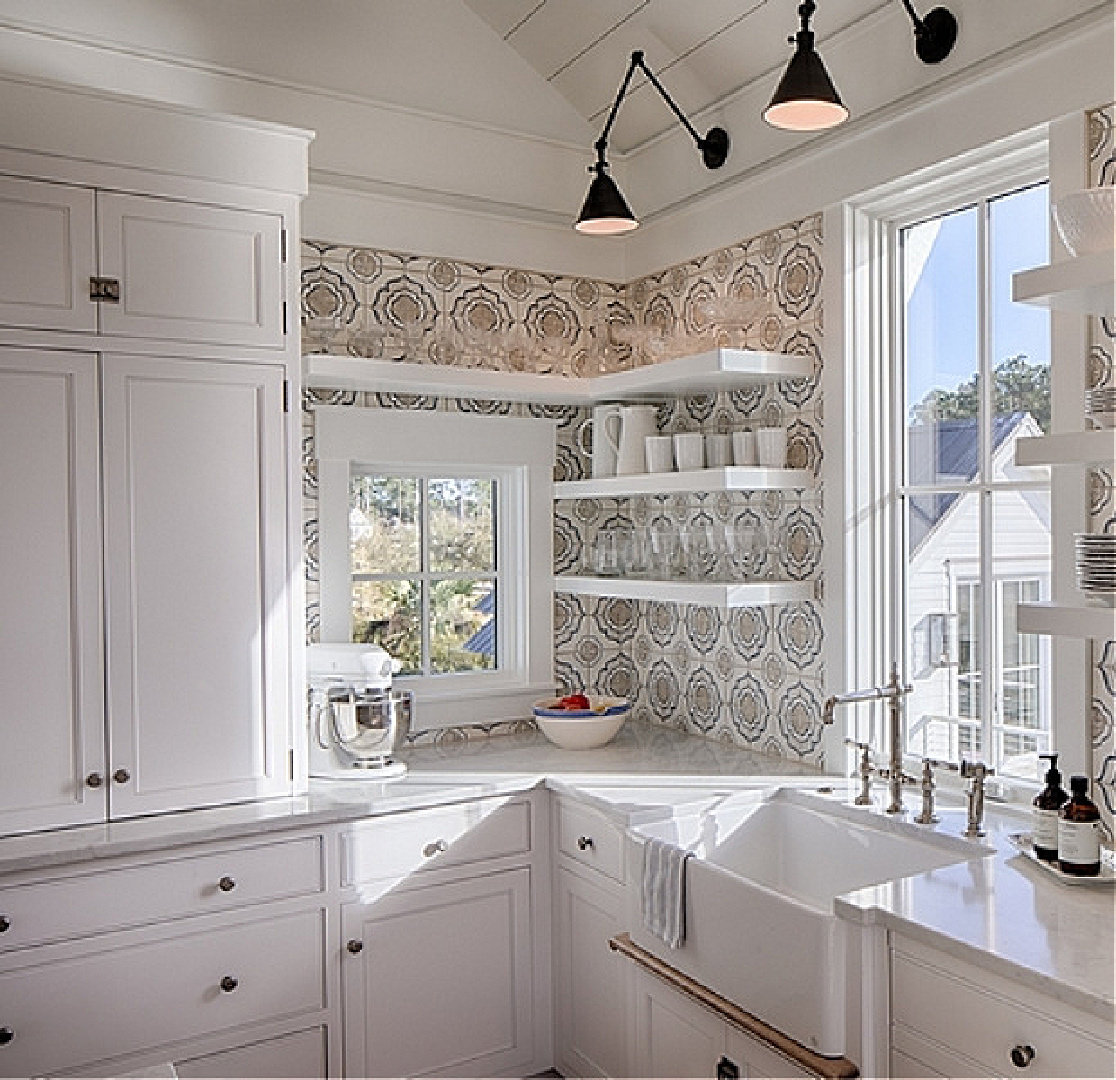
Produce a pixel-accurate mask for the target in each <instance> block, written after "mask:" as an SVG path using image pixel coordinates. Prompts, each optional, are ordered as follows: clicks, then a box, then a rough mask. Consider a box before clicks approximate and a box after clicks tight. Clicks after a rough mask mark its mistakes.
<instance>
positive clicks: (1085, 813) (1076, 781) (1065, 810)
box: [1058, 776, 1101, 877]
mask: <svg viewBox="0 0 1116 1080" xmlns="http://www.w3.org/2000/svg"><path fill="white" fill-rule="evenodd" d="M1070 791H1071V792H1072V794H1071V796H1070V800H1069V802H1068V803H1066V804H1065V806H1063V807H1062V816H1061V818H1059V820H1058V867H1059V869H1060V870H1061V871H1062V873H1064V874H1075V875H1077V876H1078V877H1095V876H1096V875H1097V874H1099V873H1100V820H1101V816H1100V811H1099V810H1098V809H1097V806H1096V803H1094V802H1093V800H1092V799H1090V798H1089V778H1088V777H1087V776H1071V777H1070Z"/></svg>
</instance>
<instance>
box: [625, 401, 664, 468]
mask: <svg viewBox="0 0 1116 1080" xmlns="http://www.w3.org/2000/svg"><path fill="white" fill-rule="evenodd" d="M658 415H659V409H658V406H656V405H625V406H624V407H623V408H621V410H620V446H619V448H618V449H617V451H616V475H617V476H631V475H633V474H634V473H641V472H643V468H644V464H645V461H646V459H645V454H646V449H645V446H644V442H645V440H646V438H647V436H648V435H657V434H658V432H659V425H658V423H657V419H658Z"/></svg>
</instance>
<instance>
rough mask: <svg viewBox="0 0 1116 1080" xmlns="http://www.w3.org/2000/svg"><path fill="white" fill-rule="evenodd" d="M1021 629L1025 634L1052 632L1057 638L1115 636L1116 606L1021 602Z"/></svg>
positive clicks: (1109, 639) (1099, 638)
mask: <svg viewBox="0 0 1116 1080" xmlns="http://www.w3.org/2000/svg"><path fill="white" fill-rule="evenodd" d="M1018 611H1019V614H1018V621H1019V630H1020V632H1021V633H1024V634H1053V635H1055V636H1056V637H1073V638H1095V639H1096V640H1098V641H1111V640H1113V639H1116V608H1106V607H1089V606H1086V605H1084V604H1056V603H1053V602H1050V601H1047V602H1044V603H1038V604H1020V605H1019V608H1018Z"/></svg>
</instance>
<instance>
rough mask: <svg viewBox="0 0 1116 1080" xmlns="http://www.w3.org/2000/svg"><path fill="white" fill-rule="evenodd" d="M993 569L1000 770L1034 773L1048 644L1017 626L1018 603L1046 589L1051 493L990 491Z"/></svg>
mask: <svg viewBox="0 0 1116 1080" xmlns="http://www.w3.org/2000/svg"><path fill="white" fill-rule="evenodd" d="M992 537H993V539H992V573H993V576H994V578H995V579H996V594H995V595H996V623H997V628H998V635H997V641H996V646H995V647H996V657H997V662H998V663H997V666H998V668H999V670H998V673H997V674H998V679H999V682H998V685H997V687H996V692H995V697H996V717H995V720H996V724H995V734H996V737H997V739H998V742H999V749H1000V754H1001V755H1002V756H1001V761H1000V765H999V769H1000V772H1001V774H1006V775H1009V776H1019V777H1025V778H1026V779H1028V780H1034V779H1036V778H1037V777H1038V775H1039V771H1038V759H1037V755H1038V753H1039V751H1042V750H1046V749H1047V747H1048V745H1049V735H1048V733H1049V731H1050V667H1049V665H1050V651H1049V646H1048V644H1047V642H1046V640H1045V639H1044V638H1042V637H1040V636H1039V635H1037V634H1021V633H1020V632H1019V629H1018V626H1019V619H1018V615H1019V610H1018V609H1019V605H1020V604H1021V603H1028V602H1031V601H1034V600H1041V599H1045V598H1047V597H1048V596H1049V588H1050V586H1049V582H1050V493H1049V491H1047V490H1039V491H998V492H996V493H995V494H994V495H993V496H992Z"/></svg>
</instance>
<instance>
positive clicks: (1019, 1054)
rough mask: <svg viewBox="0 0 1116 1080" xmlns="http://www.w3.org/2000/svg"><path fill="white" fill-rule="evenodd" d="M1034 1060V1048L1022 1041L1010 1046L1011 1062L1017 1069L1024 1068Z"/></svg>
mask: <svg viewBox="0 0 1116 1080" xmlns="http://www.w3.org/2000/svg"><path fill="white" fill-rule="evenodd" d="M1034 1060H1035V1048H1034V1047H1033V1046H1028V1045H1027V1044H1026V1043H1023V1044H1022V1045H1020V1046H1013V1047H1012V1048H1011V1063H1012V1065H1014V1066H1015V1067H1016V1068H1017V1069H1025V1068H1026V1067H1027V1066H1028V1065H1030V1064H1031V1062H1032V1061H1034Z"/></svg>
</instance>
